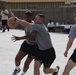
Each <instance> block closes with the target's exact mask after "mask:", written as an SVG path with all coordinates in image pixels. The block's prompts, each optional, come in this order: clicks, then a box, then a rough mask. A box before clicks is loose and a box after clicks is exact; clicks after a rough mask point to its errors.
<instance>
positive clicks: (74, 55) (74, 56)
mask: <svg viewBox="0 0 76 75" xmlns="http://www.w3.org/2000/svg"><path fill="white" fill-rule="evenodd" d="M70 59H71V60H72V61H73V62H75V63H76V49H75V50H74V52H73V54H72V55H71V57H70V58H69V60H70Z"/></svg>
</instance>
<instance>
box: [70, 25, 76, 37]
mask: <svg viewBox="0 0 76 75" xmlns="http://www.w3.org/2000/svg"><path fill="white" fill-rule="evenodd" d="M69 38H76V24H75V25H74V26H72V27H71V29H70V32H69Z"/></svg>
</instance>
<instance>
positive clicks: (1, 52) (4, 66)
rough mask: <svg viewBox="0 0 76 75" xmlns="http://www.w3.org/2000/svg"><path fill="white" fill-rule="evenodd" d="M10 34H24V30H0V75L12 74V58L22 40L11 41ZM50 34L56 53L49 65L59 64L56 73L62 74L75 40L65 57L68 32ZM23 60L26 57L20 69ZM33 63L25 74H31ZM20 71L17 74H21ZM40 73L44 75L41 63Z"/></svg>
mask: <svg viewBox="0 0 76 75" xmlns="http://www.w3.org/2000/svg"><path fill="white" fill-rule="evenodd" d="M12 35H17V36H23V35H25V34H24V30H15V29H11V30H10V31H9V32H8V31H7V30H6V32H2V31H1V30H0V75H12V72H13V70H14V68H15V65H14V58H15V56H16V54H17V52H18V50H19V48H20V45H21V43H22V42H23V40H21V41H17V42H13V41H12V40H11V36H12ZM50 36H51V39H52V43H53V46H54V48H55V50H56V55H57V57H56V60H55V61H54V63H53V64H52V66H51V67H56V65H59V66H60V71H59V73H58V75H62V72H63V70H64V67H65V65H66V63H67V61H68V58H69V56H70V55H71V54H72V52H73V49H74V48H75V47H76V40H75V42H74V43H73V46H72V47H71V49H70V51H69V54H68V57H67V58H65V57H64V55H63V54H64V51H65V48H66V44H67V40H68V34H63V33H50ZM25 60H26V57H25V58H24V59H23V60H22V62H21V65H20V68H21V69H22V67H23V64H24V61H25ZM33 65H34V61H33V62H32V63H31V65H30V68H29V70H28V72H27V73H26V75H33ZM21 72H22V71H21ZM21 72H20V73H19V74H18V75H21ZM40 74H41V75H46V74H44V73H43V65H42V66H41V68H40ZM47 75H51V74H47ZM70 75H76V67H75V68H74V69H73V70H72V71H71V73H70Z"/></svg>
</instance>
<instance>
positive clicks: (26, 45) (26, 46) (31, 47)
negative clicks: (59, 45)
mask: <svg viewBox="0 0 76 75" xmlns="http://www.w3.org/2000/svg"><path fill="white" fill-rule="evenodd" d="M25 20H26V21H28V22H29V23H32V12H30V11H27V12H25ZM25 34H26V35H25V36H22V37H18V36H15V35H13V37H12V40H14V41H17V40H22V39H25V41H24V42H23V43H22V45H21V47H20V50H19V52H18V53H17V55H16V57H15V65H16V68H15V70H14V72H13V74H12V75H17V73H19V72H20V68H19V66H20V62H21V60H22V59H23V58H24V57H25V56H26V55H28V57H27V59H26V61H25V63H24V67H23V73H22V74H21V75H25V73H26V72H27V70H28V69H29V65H30V63H31V62H32V60H33V59H34V54H35V52H36V50H37V44H36V42H35V41H34V40H35V39H34V38H35V37H34V36H35V35H36V33H35V32H34V31H32V30H29V29H28V28H27V27H26V28H25ZM31 39H32V40H31Z"/></svg>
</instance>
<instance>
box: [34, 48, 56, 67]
mask: <svg viewBox="0 0 76 75" xmlns="http://www.w3.org/2000/svg"><path fill="white" fill-rule="evenodd" d="M36 52H37V53H36V56H35V60H38V61H41V63H42V64H43V65H44V67H50V66H51V64H52V63H53V62H54V60H55V58H56V54H55V50H54V48H53V47H52V48H49V49H47V50H37V51H36Z"/></svg>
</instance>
